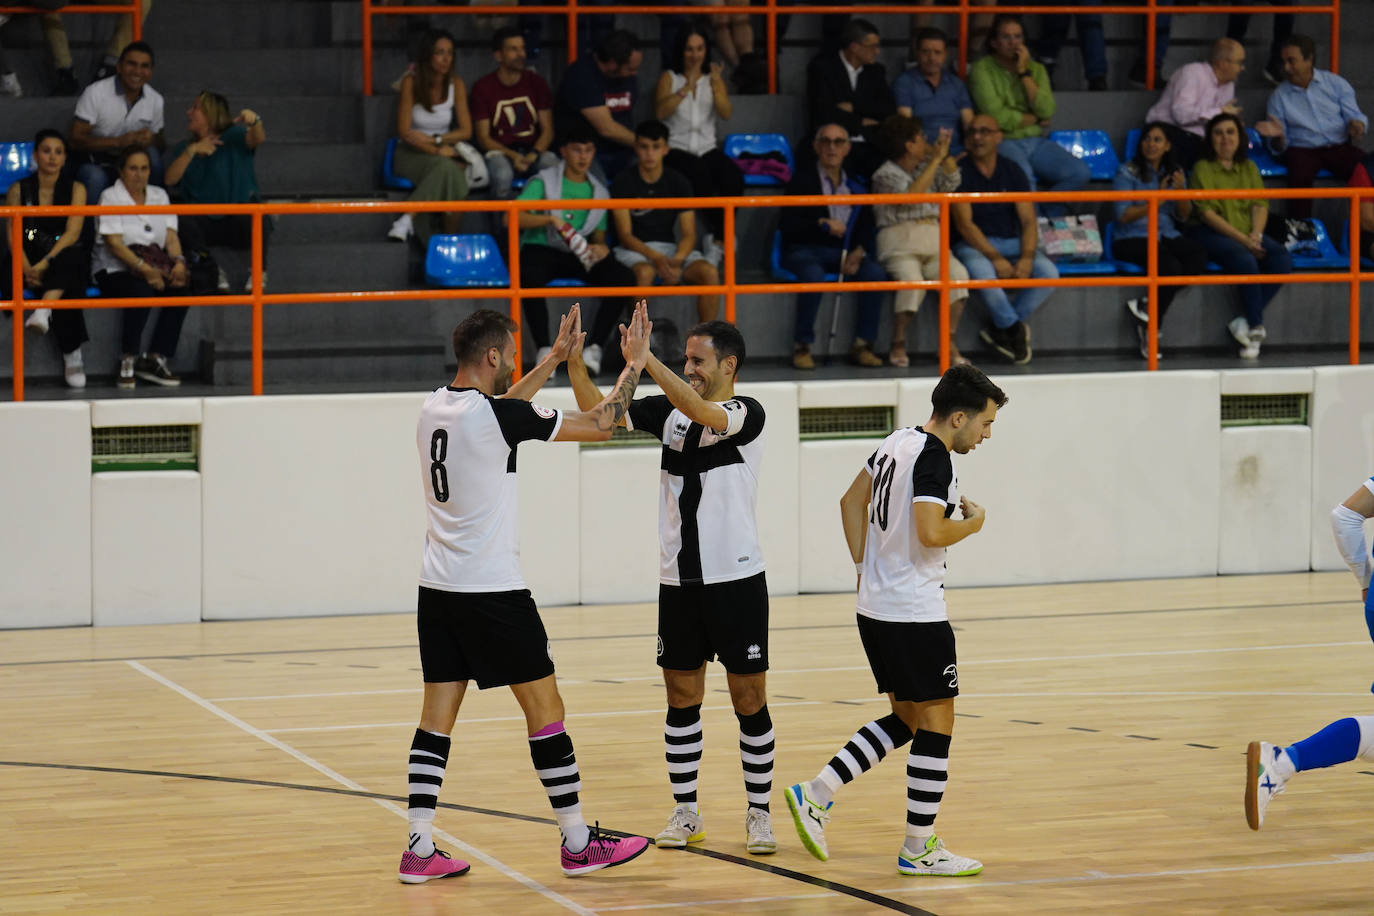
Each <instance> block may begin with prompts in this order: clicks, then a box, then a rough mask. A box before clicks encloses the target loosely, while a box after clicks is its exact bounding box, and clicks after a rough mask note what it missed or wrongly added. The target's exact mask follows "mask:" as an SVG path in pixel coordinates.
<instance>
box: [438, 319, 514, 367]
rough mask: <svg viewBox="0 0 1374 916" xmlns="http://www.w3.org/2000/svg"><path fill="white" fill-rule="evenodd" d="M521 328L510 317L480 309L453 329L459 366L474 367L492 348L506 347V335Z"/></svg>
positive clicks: (454, 350)
mask: <svg viewBox="0 0 1374 916" xmlns="http://www.w3.org/2000/svg"><path fill="white" fill-rule="evenodd" d="M517 330H519V328H517V327H516V325H515V322H514V321H513V320H512V319H511V317H510V316H509V315H506V314H504V313H502V312H497V311H493V310H492V309H478V310H477V311H475V312H473V313H472V314H471V315H469V316H468V317H466V318H464V319H463V320H462V321H460V322H458V327H456V328H454V329H453V355H454V356H455V357H456V358H457V360H458V365H459V366H460V367H462V366H472V365H474V364H476V363H479V362H481V361H482V357H484V356H486V355H487V351H488V350H490V349H491V348H492V347H495V348H496V349H498V350H500V349H501V348H503V347H504V346H505V345H506V335H507V334H514V333H515V332H516V331H517Z"/></svg>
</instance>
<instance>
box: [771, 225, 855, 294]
mask: <svg viewBox="0 0 1374 916" xmlns="http://www.w3.org/2000/svg"><path fill="white" fill-rule="evenodd" d="M768 268H769V270H770V271H771V272H772V274H773V279H774V280H777V281H778V282H779V283H800V282H801V281H800V280H798V279H797V275H796V274H794V273H792V271H790V270H788V269H787V268H785V267H783V266H782V230H778V231H777V232H774V233H773V248H772V250H771V251H769V253H768ZM839 278H840V277H839V274H826V275H825V282H826V283H834V282H835V281H836V280H838V279H839Z"/></svg>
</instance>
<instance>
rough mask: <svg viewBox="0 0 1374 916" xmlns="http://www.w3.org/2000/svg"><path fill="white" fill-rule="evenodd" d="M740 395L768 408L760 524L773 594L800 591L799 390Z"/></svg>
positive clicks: (744, 390)
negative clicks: (798, 584) (798, 587)
mask: <svg viewBox="0 0 1374 916" xmlns="http://www.w3.org/2000/svg"><path fill="white" fill-rule="evenodd" d="M735 390H736V391H737V392H738V393H740V394H743V395H747V396H749V397H751V398H754V399H756V400H757V401H758V402H759V403H760V404H762V405H763V412H764V414H765V416H766V418H767V419H766V421H765V422H764V427H763V429H764V443H763V466H762V467H761V468H760V470H759V492H758V505H757V508H756V509H755V520H756V522H757V523H758V528H759V544H760V546H762V547H763V561H764V563H765V565H766V568H765V569H764V573H765V575H766V576H767V578H768V592H769V594H773V595H795V594H796V593H797V583H798V576H799V574H800V572H799V571H800V562H799V558H798V550H799V549H800V546H801V526H800V524H799V520H800V518H801V510H800V507H799V501H798V499H797V491H798V488H799V487H800V485H801V484H800V477H799V474H800V466H799V454H798V450H797V445H798V443H797V428H798V415H797V386H796V385H794V384H792V383H790V382H767V383H763V384H756V385H740V386H739V387H738V388H736V389H735Z"/></svg>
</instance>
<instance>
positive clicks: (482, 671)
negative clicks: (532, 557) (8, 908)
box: [415, 585, 553, 690]
mask: <svg viewBox="0 0 1374 916" xmlns="http://www.w3.org/2000/svg"><path fill="white" fill-rule="evenodd" d="M415 619H416V629H417V630H418V631H419V634H420V668H421V670H422V671H423V672H424V678H425V682H426V683H429V684H442V683H447V682H448V681H471V680H475V681H477V686H478V687H480V688H482V689H483V690H485V689H486V688H488V687H505V686H507V685H509V684H523V683H525V682H526V681H537V680H539V679H540V678H543V677H548V676H549V675H550V674H553V651H552V649H551V647H550V646H549V636H548V634H547V633H545V632H544V621H542V620H540V619H539V610H538V609H537V608H536V607H535V606H534V599H533V598H531V597H530V593H529V589H520V590H518V591H509V592H443V591H439V590H438V589H434V588H425V587H424V586H423V585H422V586H420V599H419V608H418V612H417V613H416V618H415Z"/></svg>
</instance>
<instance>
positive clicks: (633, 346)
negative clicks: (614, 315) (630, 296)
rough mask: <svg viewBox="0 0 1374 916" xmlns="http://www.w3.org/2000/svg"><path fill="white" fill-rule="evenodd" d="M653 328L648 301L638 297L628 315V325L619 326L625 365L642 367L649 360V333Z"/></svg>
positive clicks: (621, 350)
mask: <svg viewBox="0 0 1374 916" xmlns="http://www.w3.org/2000/svg"><path fill="white" fill-rule="evenodd" d="M653 329H654V324H653V322H652V321H650V320H649V301H648V300H647V299H640V300H639V301H638V302H636V303H635V310H634V314H633V315H631V316H630V326H629V327H628V328H627V327H625V325H623V324H622V325H621V326H620V352H621V354H622V355H624V357H625V365H627V366H631V367H633V368H636V369H642V368H644V364H645V363H646V362H648V360H649V335H650V333H652V331H653Z"/></svg>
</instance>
